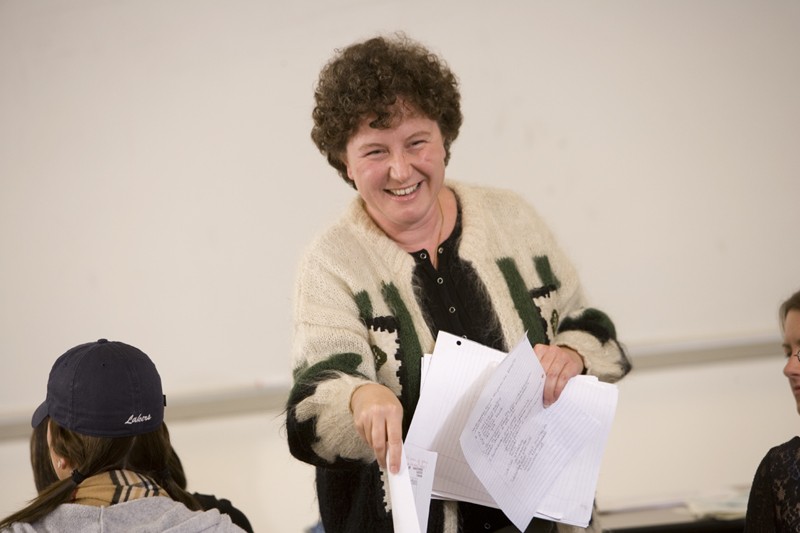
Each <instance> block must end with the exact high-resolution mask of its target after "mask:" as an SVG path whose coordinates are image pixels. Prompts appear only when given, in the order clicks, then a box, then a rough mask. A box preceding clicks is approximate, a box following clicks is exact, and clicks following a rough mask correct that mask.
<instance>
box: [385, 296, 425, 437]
mask: <svg viewBox="0 0 800 533" xmlns="http://www.w3.org/2000/svg"><path fill="white" fill-rule="evenodd" d="M381 292H382V293H383V299H384V301H385V302H386V305H387V306H388V307H389V309H390V310H391V312H392V314H393V315H394V316H395V318H396V319H397V324H398V332H397V333H398V338H399V339H400V347H401V350H402V352H401V353H400V357H401V358H402V361H401V364H400V372H402V373H403V375H402V376H401V377H400V383H401V384H402V385H403V386H404V387H406V390H404V391H402V394H401V395H400V401H401V402H402V403H403V432H404V433H405V431H406V430H408V427H409V426H410V425H411V417H412V415H413V414H414V410H415V409H416V408H417V400H419V383H420V364H421V363H420V362H421V361H422V347H421V346H420V344H419V338H418V337H417V332H416V330H415V329H414V321H413V320H412V318H411V313H410V312H409V311H408V307H406V304H405V302H403V299H402V298H401V297H400V292H399V291H398V290H397V287H396V286H395V285H394V283H384V284H383V285H382V286H381Z"/></svg>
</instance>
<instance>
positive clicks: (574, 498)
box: [536, 376, 618, 527]
mask: <svg viewBox="0 0 800 533" xmlns="http://www.w3.org/2000/svg"><path fill="white" fill-rule="evenodd" d="M571 383H574V385H570V387H571V389H572V390H571V391H570V392H569V394H570V396H573V397H574V398H575V401H577V402H578V403H580V405H581V407H582V408H583V409H584V410H585V411H586V412H587V413H588V414H589V415H590V416H592V417H594V418H595V419H596V420H598V421H599V423H600V431H599V432H598V433H597V434H596V435H595V436H593V437H592V439H591V440H589V441H588V443H587V444H586V446H584V448H582V449H581V450H580V451H579V452H578V454H577V456H575V457H574V458H573V460H572V461H570V463H569V464H568V465H567V467H566V469H565V470H564V471H563V472H561V474H560V475H559V476H558V478H557V479H556V482H555V483H554V484H553V486H552V487H551V488H550V491H549V492H548V494H547V496H546V498H545V500H544V501H543V502H542V504H541V505H540V506H539V508H538V510H537V513H536V516H539V517H542V518H548V517H549V518H552V519H555V520H559V521H561V522H564V523H567V524H572V525H576V526H581V527H586V523H587V522H588V521H589V519H590V517H591V514H592V503H593V502H594V496H595V492H596V491H597V480H598V478H599V476H600V464H601V462H602V459H603V452H604V451H605V446H606V443H607V442H608V434H609V431H610V430H611V423H612V422H613V420H614V413H615V412H616V407H617V400H618V389H617V387H616V386H615V385H611V384H609V383H603V382H600V381H598V380H597V378H596V377H594V376H576V377H574V378H572V380H571ZM560 401H561V400H559V401H558V402H556V403H555V404H553V406H552V407H551V408H550V409H553V408H559V407H560V406H559V403H560ZM548 411H549V409H548Z"/></svg>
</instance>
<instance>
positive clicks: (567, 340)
mask: <svg viewBox="0 0 800 533" xmlns="http://www.w3.org/2000/svg"><path fill="white" fill-rule="evenodd" d="M477 191H478V193H477V194H476V191H475V190H473V189H472V188H467V187H463V186H461V187H459V188H458V189H457V192H458V194H459V198H460V199H461V200H462V202H463V205H464V212H465V215H464V217H465V218H464V223H465V229H464V237H463V238H462V250H463V252H464V256H465V257H466V258H467V259H469V260H470V261H472V262H473V263H474V264H475V265H476V267H477V268H478V269H479V274H480V276H481V278H482V279H483V280H484V282H485V283H486V284H487V286H488V287H489V288H490V294H491V297H492V299H493V300H494V301H495V309H496V312H497V313H498V316H499V317H500V322H501V324H503V327H504V328H505V334H506V338H507V340H508V341H509V342H514V341H516V339H517V338H519V336H520V335H521V334H522V333H525V332H527V334H528V337H529V339H530V341H531V343H532V344H537V343H543V344H555V345H562V346H568V347H570V348H572V349H574V350H575V351H577V352H578V353H580V354H581V356H582V357H583V359H584V361H585V365H586V371H587V373H589V374H592V375H595V376H597V377H598V378H599V379H601V380H603V381H608V382H614V381H617V380H619V379H620V378H622V377H623V376H624V375H625V374H627V373H628V372H629V371H630V369H631V364H630V361H629V360H628V357H627V355H626V354H625V351H624V349H623V347H622V345H621V344H620V343H619V342H618V341H617V334H616V330H615V328H614V324H613V322H612V321H611V319H610V318H609V317H608V316H607V315H606V314H605V313H603V312H602V311H600V310H598V309H594V308H592V307H589V306H588V305H587V302H586V300H585V297H584V293H583V289H582V286H581V283H580V280H579V277H578V273H577V271H576V269H575V268H574V266H573V264H572V263H571V262H570V260H569V259H568V257H567V255H566V254H565V252H564V251H563V249H562V248H561V247H560V246H559V245H558V243H557V242H556V239H555V238H554V236H553V234H552V232H551V231H550V229H549V227H548V226H547V224H546V223H545V221H544V220H543V219H542V218H541V217H540V216H539V214H538V213H537V211H536V210H535V209H534V207H533V206H531V205H530V204H529V203H527V202H526V201H525V200H524V199H523V198H521V197H520V196H519V195H518V194H516V193H514V192H510V191H503V190H499V189H486V188H481V189H477ZM486 259H488V261H487V260H486Z"/></svg>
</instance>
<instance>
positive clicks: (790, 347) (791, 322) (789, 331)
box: [783, 309, 800, 413]
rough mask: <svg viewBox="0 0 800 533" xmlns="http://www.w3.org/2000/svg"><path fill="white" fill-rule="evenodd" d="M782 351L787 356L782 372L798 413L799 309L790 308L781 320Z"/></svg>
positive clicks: (799, 382) (799, 363)
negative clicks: (786, 379)
mask: <svg viewBox="0 0 800 533" xmlns="http://www.w3.org/2000/svg"><path fill="white" fill-rule="evenodd" d="M783 351H784V353H785V354H786V356H787V359H786V365H785V366H784V367H783V374H784V375H785V376H786V377H787V378H789V386H790V387H791V388H792V394H794V399H795V402H796V403H797V412H798V413H800V361H798V359H797V354H798V351H800V310H798V309H792V310H791V311H789V312H788V313H786V319H785V320H784V321H783Z"/></svg>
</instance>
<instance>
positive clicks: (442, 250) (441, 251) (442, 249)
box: [439, 246, 444, 254]
mask: <svg viewBox="0 0 800 533" xmlns="http://www.w3.org/2000/svg"><path fill="white" fill-rule="evenodd" d="M439 253H440V254H443V253H444V248H442V247H441V246H440V247H439Z"/></svg>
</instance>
